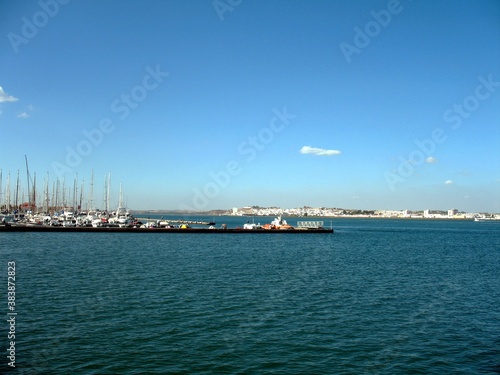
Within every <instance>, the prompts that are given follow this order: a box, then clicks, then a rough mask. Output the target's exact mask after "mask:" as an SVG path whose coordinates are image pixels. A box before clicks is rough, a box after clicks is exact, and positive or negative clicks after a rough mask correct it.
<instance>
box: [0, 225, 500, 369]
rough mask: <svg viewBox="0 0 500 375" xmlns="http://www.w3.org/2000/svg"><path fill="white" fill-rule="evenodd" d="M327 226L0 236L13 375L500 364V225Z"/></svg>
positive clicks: (480, 366) (491, 366)
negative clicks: (10, 279) (12, 317)
mask: <svg viewBox="0 0 500 375" xmlns="http://www.w3.org/2000/svg"><path fill="white" fill-rule="evenodd" d="M224 219H225V220H226V222H228V224H229V226H236V225H238V224H241V223H239V222H235V224H234V225H233V224H232V223H231V220H234V219H231V218H224ZM290 221H292V224H293V220H290ZM333 225H334V227H335V229H336V232H335V234H333V235H332V234H326V235H325V234H319V235H318V234H309V235H303V234H299V235H283V234H280V235H244V234H241V235H236V234H233V235H231V234H217V235H214V234H183V233H181V234H164V235H157V234H129V233H123V234H116V233H7V234H5V233H4V234H0V255H1V259H2V263H3V265H2V268H3V269H4V272H3V275H2V280H3V281H2V285H6V273H7V272H6V270H7V261H15V262H16V266H17V280H16V288H17V289H16V292H17V295H16V298H17V301H16V303H17V305H16V308H17V313H18V316H17V326H16V350H17V352H16V365H17V368H16V372H17V373H24V374H70V373H71V374H171V373H172V374H173V373H177V374H181V373H184V374H193V373H204V374H206V373H226V374H252V373H262V374H264V373H266V374H359V373H366V374H371V373H373V374H378V373H380V374H419V373H421V374H443V373H453V374H495V373H496V374H499V373H500V308H499V306H500V224H498V223H475V222H465V221H417V220H377V219H371V220H363V219H342V220H340V219H339V220H334V221H333ZM2 289H3V290H2V299H3V301H6V300H7V296H6V288H2ZM2 305H3V306H4V307H3V309H4V311H5V313H6V312H7V308H6V303H2ZM4 327H5V328H4V329H3V330H2V331H3V332H7V330H8V326H7V324H6V323H5V325H4ZM3 336H4V337H3V338H2V343H3V346H4V347H5V349H6V348H7V341H8V340H7V337H6V336H7V334H6V333H5V334H4V335H3ZM2 357H4V359H0V361H2V363H1V365H2V366H3V367H1V368H5V364H6V362H7V359H6V358H5V356H2Z"/></svg>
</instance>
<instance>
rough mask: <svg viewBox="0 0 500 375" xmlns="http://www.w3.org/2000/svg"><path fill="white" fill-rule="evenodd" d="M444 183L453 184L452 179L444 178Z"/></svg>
mask: <svg viewBox="0 0 500 375" xmlns="http://www.w3.org/2000/svg"><path fill="white" fill-rule="evenodd" d="M444 183H445V185H453V181H452V180H446V181H445V182H444Z"/></svg>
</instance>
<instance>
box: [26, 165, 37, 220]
mask: <svg viewBox="0 0 500 375" xmlns="http://www.w3.org/2000/svg"><path fill="white" fill-rule="evenodd" d="M29 186H30V183H29V181H28V204H29V209H30V210H31V203H33V206H34V207H35V210H36V211H38V207H37V205H36V173H34V174H33V199H31V198H30V188H29Z"/></svg>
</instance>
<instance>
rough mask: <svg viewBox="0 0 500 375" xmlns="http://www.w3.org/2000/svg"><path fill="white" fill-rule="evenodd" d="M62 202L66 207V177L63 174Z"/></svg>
mask: <svg viewBox="0 0 500 375" xmlns="http://www.w3.org/2000/svg"><path fill="white" fill-rule="evenodd" d="M61 204H62V206H63V208H64V207H66V177H64V176H63V180H62V200H61Z"/></svg>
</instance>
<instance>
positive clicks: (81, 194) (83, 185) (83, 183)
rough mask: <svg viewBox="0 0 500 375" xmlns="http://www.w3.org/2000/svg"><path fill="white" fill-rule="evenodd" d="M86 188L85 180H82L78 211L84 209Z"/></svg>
mask: <svg viewBox="0 0 500 375" xmlns="http://www.w3.org/2000/svg"><path fill="white" fill-rule="evenodd" d="M84 188H85V178H82V187H81V188H80V202H79V203H78V211H80V210H82V209H83V206H82V201H83V189H84ZM87 210H88V209H87Z"/></svg>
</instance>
